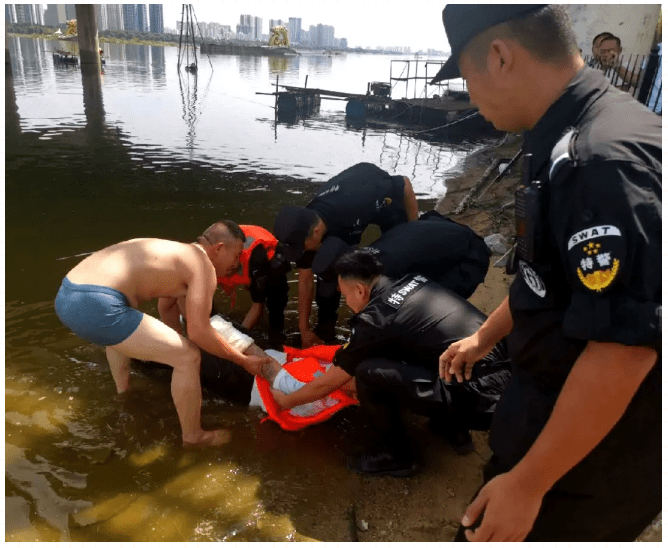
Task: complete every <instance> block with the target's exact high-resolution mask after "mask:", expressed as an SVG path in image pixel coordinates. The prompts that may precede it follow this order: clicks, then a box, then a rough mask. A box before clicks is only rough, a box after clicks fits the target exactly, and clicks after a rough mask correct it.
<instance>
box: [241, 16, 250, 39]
mask: <svg viewBox="0 0 668 548" xmlns="http://www.w3.org/2000/svg"><path fill="white" fill-rule="evenodd" d="M237 35H239V39H240V40H252V39H253V16H252V15H240V16H239V24H238V25H237Z"/></svg>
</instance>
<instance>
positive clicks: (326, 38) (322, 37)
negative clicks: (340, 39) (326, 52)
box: [311, 24, 334, 48]
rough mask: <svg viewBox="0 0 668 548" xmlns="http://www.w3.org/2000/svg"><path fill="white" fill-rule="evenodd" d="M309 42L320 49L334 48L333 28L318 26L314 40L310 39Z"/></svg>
mask: <svg viewBox="0 0 668 548" xmlns="http://www.w3.org/2000/svg"><path fill="white" fill-rule="evenodd" d="M311 41H312V42H315V45H316V46H318V47H321V48H331V47H332V46H334V27H332V26H330V25H322V24H318V26H317V27H316V38H315V40H314V39H313V37H311Z"/></svg>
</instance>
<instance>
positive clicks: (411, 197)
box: [404, 177, 419, 221]
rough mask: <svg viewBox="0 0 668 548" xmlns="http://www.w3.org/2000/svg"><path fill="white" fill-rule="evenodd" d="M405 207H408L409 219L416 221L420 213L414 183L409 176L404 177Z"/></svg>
mask: <svg viewBox="0 0 668 548" xmlns="http://www.w3.org/2000/svg"><path fill="white" fill-rule="evenodd" d="M404 208H405V209H406V215H407V216H408V220H409V221H416V220H417V218H418V214H419V210H418V203H417V198H416V197H415V192H414V191H413V185H412V184H411V180H410V179H409V178H408V177H404Z"/></svg>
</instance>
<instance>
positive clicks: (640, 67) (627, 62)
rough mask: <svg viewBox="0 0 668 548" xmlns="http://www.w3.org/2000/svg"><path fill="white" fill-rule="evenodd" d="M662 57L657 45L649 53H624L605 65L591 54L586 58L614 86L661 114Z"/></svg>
mask: <svg viewBox="0 0 668 548" xmlns="http://www.w3.org/2000/svg"><path fill="white" fill-rule="evenodd" d="M661 57H662V55H661V53H660V49H659V47H658V46H657V47H655V48H654V49H653V50H652V51H651V53H650V54H649V55H628V56H624V55H622V56H620V58H619V60H618V61H617V62H616V63H614V64H612V65H603V64H601V62H600V61H599V60H597V59H595V58H593V57H591V56H590V55H586V56H585V57H584V60H585V63H587V64H588V65H589V66H590V67H592V68H596V69H599V70H602V71H603V73H604V74H605V75H606V76H607V77H608V78H609V79H610V82H611V83H612V85H613V86H615V87H617V88H619V89H621V90H622V91H626V92H628V93H630V94H631V95H633V97H635V98H636V99H637V100H638V101H640V102H641V103H642V104H643V105H646V106H647V107H648V108H649V109H650V110H652V111H654V112H656V113H657V114H661V92H662V88H661V86H662V81H661Z"/></svg>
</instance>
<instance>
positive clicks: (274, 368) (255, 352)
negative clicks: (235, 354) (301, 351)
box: [244, 343, 281, 385]
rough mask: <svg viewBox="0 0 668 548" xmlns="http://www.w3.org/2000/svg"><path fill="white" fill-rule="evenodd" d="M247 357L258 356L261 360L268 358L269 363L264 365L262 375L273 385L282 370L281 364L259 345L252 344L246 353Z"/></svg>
mask: <svg viewBox="0 0 668 548" xmlns="http://www.w3.org/2000/svg"><path fill="white" fill-rule="evenodd" d="M244 354H246V355H247V356H257V357H259V358H266V359H267V360H268V361H267V362H266V363H265V364H264V365H262V369H261V371H260V375H262V376H263V377H264V378H265V379H267V382H268V383H269V384H270V385H271V384H272V383H273V382H274V379H275V378H276V375H278V372H279V371H280V370H281V364H280V363H278V362H277V361H276V360H275V359H274V358H272V357H271V356H269V355H268V354H267V353H266V352H265V351H264V350H262V349H261V348H260V347H259V346H258V345H257V344H255V343H253V344H251V345H250V346H249V347H248V348H247V349H246V351H245V352H244Z"/></svg>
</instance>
